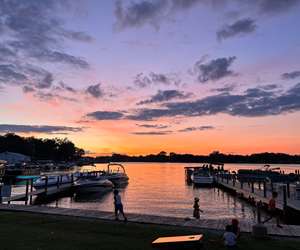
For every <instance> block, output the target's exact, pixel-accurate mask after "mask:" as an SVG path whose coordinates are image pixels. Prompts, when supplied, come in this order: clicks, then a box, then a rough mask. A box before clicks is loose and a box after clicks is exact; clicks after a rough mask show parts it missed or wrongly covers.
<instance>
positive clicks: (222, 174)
mask: <svg viewBox="0 0 300 250" xmlns="http://www.w3.org/2000/svg"><path fill="white" fill-rule="evenodd" d="M223 177H224V176H223V173H222V175H221V181H222V182H223Z"/></svg>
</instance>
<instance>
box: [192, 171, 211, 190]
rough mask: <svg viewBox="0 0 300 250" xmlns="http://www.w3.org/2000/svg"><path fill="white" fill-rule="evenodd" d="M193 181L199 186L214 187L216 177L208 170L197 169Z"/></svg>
mask: <svg viewBox="0 0 300 250" xmlns="http://www.w3.org/2000/svg"><path fill="white" fill-rule="evenodd" d="M191 180H192V182H193V183H194V184H195V185H197V186H212V185H213V184H214V177H213V176H212V175H211V174H210V172H209V171H208V170H207V169H206V168H195V170H194V171H193V173H192V175H191Z"/></svg>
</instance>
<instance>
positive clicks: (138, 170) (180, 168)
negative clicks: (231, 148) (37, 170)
mask: <svg viewBox="0 0 300 250" xmlns="http://www.w3.org/2000/svg"><path fill="white" fill-rule="evenodd" d="M188 165H189V166H193V164H188ZM194 165H197V164H194ZM124 166H125V168H126V172H127V175H128V176H129V184H128V186H126V187H123V188H119V190H120V195H121V196H122V201H123V203H124V208H125V212H131V213H143V214H157V215H164V216H175V217H182V218H185V217H191V216H192V213H193V200H194V197H199V199H200V202H199V204H200V208H201V209H202V210H204V213H202V214H201V218H206V219H217V218H232V217H237V218H244V219H247V220H250V221H254V220H255V216H256V211H255V209H253V208H252V207H251V206H249V205H248V204H246V203H245V202H244V201H241V200H239V199H237V198H236V197H233V196H231V195H229V194H228V193H226V192H224V191H222V190H219V189H218V188H195V187H194V186H193V185H187V184H188V183H186V179H185V173H184V167H185V166H186V164H180V163H124ZM259 167H261V166H260V165H253V164H252V165H250V164H248V165H238V164H228V165H225V168H227V169H228V168H229V169H231V170H237V169H240V168H259ZM105 168H106V164H97V165H96V167H85V168H84V170H85V171H87V170H102V169H105ZM294 170H295V168H290V167H286V168H285V171H286V172H289V171H290V172H294ZM48 205H50V206H59V207H66V208H81V209H87V210H88V209H92V210H103V211H113V194H112V192H110V193H107V194H105V195H104V196H101V195H98V194H94V195H93V196H84V197H78V196H75V197H61V198H59V199H58V201H57V202H54V201H53V202H50V203H49V204H48Z"/></svg>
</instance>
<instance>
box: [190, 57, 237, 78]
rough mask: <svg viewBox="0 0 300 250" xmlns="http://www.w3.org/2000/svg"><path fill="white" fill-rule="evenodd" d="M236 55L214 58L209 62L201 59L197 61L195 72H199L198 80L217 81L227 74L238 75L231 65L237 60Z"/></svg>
mask: <svg viewBox="0 0 300 250" xmlns="http://www.w3.org/2000/svg"><path fill="white" fill-rule="evenodd" d="M235 59H236V57H235V56H232V57H227V58H226V57H222V58H217V59H213V60H211V61H209V62H207V63H204V62H203V60H199V61H198V62H196V63H195V66H194V72H195V73H196V74H197V78H198V81H199V82H201V83H205V82H207V81H210V80H211V81H217V80H219V79H222V78H224V77H227V76H234V75H236V74H235V73H234V72H233V71H232V70H230V69H229V68H230V66H231V65H232V63H233V62H234V61H235Z"/></svg>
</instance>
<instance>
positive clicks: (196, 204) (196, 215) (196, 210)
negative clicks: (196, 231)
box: [193, 197, 203, 220]
mask: <svg viewBox="0 0 300 250" xmlns="http://www.w3.org/2000/svg"><path fill="white" fill-rule="evenodd" d="M200 212H201V213H203V211H202V210H201V209H200V207H199V198H197V197H195V199H194V214H193V216H194V218H196V219H198V220H199V219H200Z"/></svg>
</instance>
